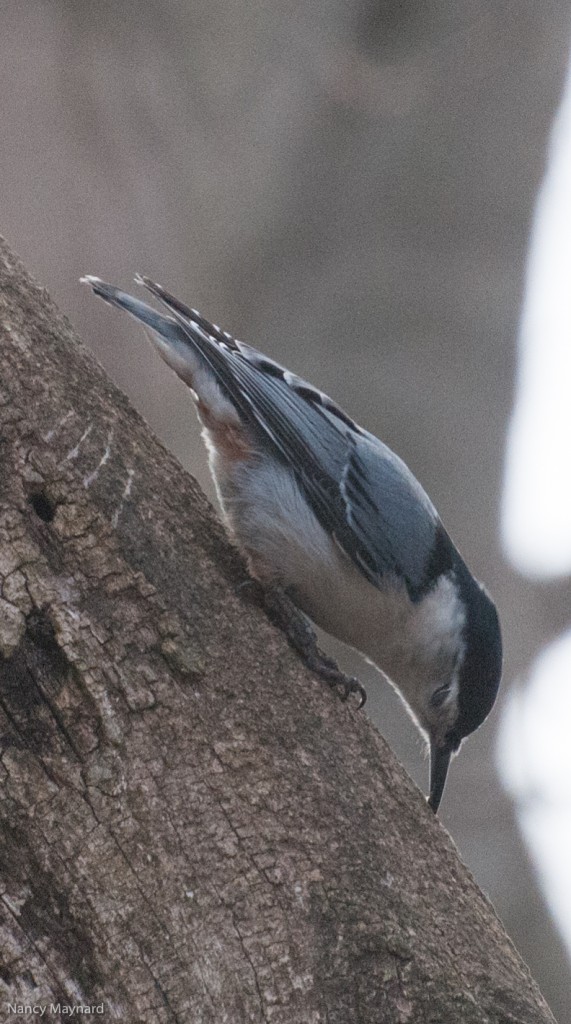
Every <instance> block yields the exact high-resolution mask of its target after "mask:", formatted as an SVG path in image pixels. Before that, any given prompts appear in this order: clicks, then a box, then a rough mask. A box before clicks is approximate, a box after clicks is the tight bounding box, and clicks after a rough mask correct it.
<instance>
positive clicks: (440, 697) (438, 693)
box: [430, 683, 450, 708]
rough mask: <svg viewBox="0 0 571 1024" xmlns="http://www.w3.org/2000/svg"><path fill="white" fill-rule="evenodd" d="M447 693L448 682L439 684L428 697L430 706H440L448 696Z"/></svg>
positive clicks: (448, 689) (448, 690)
mask: <svg viewBox="0 0 571 1024" xmlns="http://www.w3.org/2000/svg"><path fill="white" fill-rule="evenodd" d="M449 693H450V683H445V684H444V686H439V687H438V689H437V690H435V691H434V693H433V694H432V696H431V698H430V703H431V704H432V707H433V708H441V707H442V705H443V704H444V702H445V700H446V698H447V697H448V695H449Z"/></svg>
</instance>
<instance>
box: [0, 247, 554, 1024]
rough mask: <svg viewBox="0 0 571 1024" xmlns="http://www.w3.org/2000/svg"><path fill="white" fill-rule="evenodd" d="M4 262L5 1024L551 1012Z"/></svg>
mask: <svg viewBox="0 0 571 1024" xmlns="http://www.w3.org/2000/svg"><path fill="white" fill-rule="evenodd" d="M0 264H1V266H0V310H1V317H0V347H1V353H2V355H1V363H0V365H1V367H2V369H1V371H0V374H1V376H0V587H1V589H0V717H1V740H2V754H1V764H0V780H1V784H2V791H1V792H2V796H1V810H0V813H1V816H2V833H1V838H0V863H1V875H2V879H1V891H2V898H1V900H0V915H1V918H0V927H1V930H2V951H3V952H2V964H1V970H0V977H1V979H2V982H1V984H2V988H3V991H2V997H1V998H2V1003H3V1008H4V1016H5V1018H6V1019H12V1016H11V1015H12V1014H14V1013H18V1012H22V1011H21V1010H18V1007H40V1006H47V1010H46V1014H45V1019H48V1020H49V1019H50V1014H52V1015H55V1014H57V1013H58V1012H59V1013H63V1012H64V1010H65V1009H66V1008H71V1007H78V1006H83V1007H85V1006H88V1007H91V1008H92V1012H93V1013H95V1012H96V1011H95V1009H94V1008H95V1007H99V1009H101V1004H102V1006H103V1014H102V1016H103V1019H109V1020H120V1021H126V1022H131V1021H132V1022H147V1021H148V1022H151V1021H152V1022H156V1021H158V1022H163V1021H164V1022H171V1021H185V1022H186V1021H189V1022H201V1024H202V1022H203V1024H207V1022H216V1024H222V1022H229V1024H241V1022H246V1021H256V1022H257V1021H266V1022H270V1021H271V1022H272V1024H294V1022H295V1024H300V1022H308V1024H309V1022H311V1024H318V1022H326V1021H327V1022H328V1024H349V1022H352V1024H369V1022H371V1024H372V1022H381V1021H382V1022H383V1024H393V1022H395V1024H396V1022H409V1024H415V1022H428V1021H433V1022H439V1024H448V1022H450V1024H458V1022H460V1021H461V1022H463V1024H471V1022H474V1024H475V1022H484V1021H486V1022H488V1024H489V1022H498V1024H499V1022H510V1024H515V1022H521V1024H524V1022H525V1024H532V1022H546V1021H553V1019H554V1018H553V1017H552V1015H551V1013H550V1011H549V1009H548V1008H547V1006H546V1004H545V1002H544V1000H543V999H542V997H541V995H540V993H539V991H538V989H537V986H536V985H535V983H534V982H533V981H532V979H531V978H530V976H529V974H528V972H527V969H526V968H525V966H524V964H523V963H522V961H521V960H520V958H519V957H518V955H517V954H516V952H515V950H514V949H513V947H512V945H511V943H510V941H509V939H508V938H507V936H506V935H505V933H504V931H503V929H502V927H501V925H500V923H499V922H498V920H497V918H496V916H495V915H494V912H493V910H492V908H491V906H490V905H489V903H488V902H487V900H486V899H485V897H484V896H483V895H482V893H481V892H480V891H479V890H478V888H477V887H476V885H475V884H474V881H473V880H472V878H471V876H470V875H469V874H468V872H467V871H466V869H465V868H464V867H463V865H462V864H461V863H460V861H459V859H458V857H457V854H456V851H455V849H454V847H453V845H452V843H451V841H450V839H449V837H448V835H447V834H446V833H445V831H444V830H443V828H442V827H441V825H440V823H439V821H438V819H436V818H435V817H434V816H433V815H432V814H431V813H430V811H429V810H428V809H427V806H426V803H425V801H424V798H423V796H422V795H421V794H420V793H419V792H418V790H417V789H416V788H415V787H414V786H413V784H412V783H411V781H410V780H409V779H408V777H407V776H406V774H405V773H404V772H403V770H402V769H401V768H400V766H399V765H398V763H397V762H396V760H395V758H394V757H393V756H392V754H391V752H390V750H389V749H388V748H387V746H386V744H385V742H384V741H383V739H382V737H381V736H379V735H378V733H377V732H376V731H375V730H374V728H373V727H372V726H371V724H370V723H369V721H368V720H367V719H366V717H365V716H364V715H363V714H362V713H360V712H358V711H357V710H355V709H354V708H353V707H351V706H350V704H342V703H341V702H340V701H339V700H338V698H337V697H336V696H335V694H334V693H332V692H331V691H329V690H328V689H327V688H326V687H324V685H323V683H322V682H320V681H319V680H318V679H316V678H315V677H314V676H313V675H312V674H311V673H309V672H308V671H307V670H306V669H305V667H304V666H302V665H301V664H300V662H299V660H298V659H297V657H296V655H295V654H294V653H293V651H292V650H291V649H290V648H289V647H288V645H287V642H286V641H285V639H284V637H283V636H282V635H281V634H280V633H279V632H278V631H277V630H276V629H275V628H274V627H273V626H272V625H271V624H270V623H269V622H268V620H267V619H266V617H265V615H264V614H263V612H262V611H261V610H260V609H259V608H258V607H256V606H255V605H252V604H251V603H248V601H247V600H246V599H245V598H244V594H243V591H240V590H239V589H238V584H239V583H240V582H241V581H242V580H243V579H244V578H245V571H244V568H243V565H242V563H241V560H240V559H239V557H238V556H237V554H236V552H235V551H234V549H233V548H232V546H231V545H230V544H229V542H228V540H227V539H226V537H225V535H224V532H223V530H222V527H221V525H220V523H219V522H218V520H217V519H216V517H215V516H214V514H213V512H212V510H211V509H210V507H209V506H208V503H207V502H206V500H205V498H204V497H203V496H202V494H201V493H200V491H199V489H198V487H197V485H196V484H195V482H194V481H193V480H192V479H191V478H190V477H189V476H188V475H187V474H185V473H184V472H183V471H182V469H181V467H180V466H179V465H178V464H177V462H176V461H175V460H174V459H173V457H172V456H171V455H169V454H168V452H166V451H165V449H164V448H163V447H162V446H161V445H160V444H159V442H158V441H157V440H156V439H155V438H154V437H153V436H152V435H151V434H150V432H149V430H148V428H147V427H146V425H145V423H144V422H143V421H142V420H141V418H140V416H138V414H137V413H136V412H135V411H134V410H133V409H132V408H131V406H130V405H129V403H128V402H127V400H126V399H125V397H124V396H123V395H122V394H121V393H119V392H118V391H117V389H116V388H114V387H113V385H112V384H111V383H110V382H109V381H108V380H107V379H106V377H105V375H104V374H103V372H102V370H101V369H100V367H99V366H98V365H97V364H96V362H95V361H94V359H93V358H92V357H91V356H90V354H89V353H88V352H87V351H86V349H85V348H84V347H83V346H82V345H81V343H80V342H79V341H78V340H77V338H76V337H75V336H74V334H73V331H72V329H71V327H70V325H69V324H68V323H67V322H66V321H65V319H63V318H62V317H61V315H60V314H59V313H58V312H57V310H56V309H55V307H54V305H53V303H52V302H51V300H50V299H49V297H48V295H47V294H46V293H45V291H43V290H41V289H39V288H38V287H37V286H36V285H34V284H33V282H31V281H30V279H29V277H28V276H27V275H26V273H25V271H24V269H23V267H22V266H21V264H20V263H19V261H18V260H17V259H16V258H15V257H14V256H13V255H12V254H11V253H10V252H9V250H8V249H7V247H6V246H5V245H4V244H3V245H2V246H1V247H0ZM58 1004H59V1007H60V1009H59V1011H58V1010H57V1007H58ZM76 1015H79V1011H77V1014H76ZM14 1019H16V1018H15V1017H14Z"/></svg>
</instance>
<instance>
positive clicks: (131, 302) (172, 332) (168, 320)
mask: <svg viewBox="0 0 571 1024" xmlns="http://www.w3.org/2000/svg"><path fill="white" fill-rule="evenodd" d="M80 281H81V283H82V284H88V285H89V286H90V287H91V288H92V289H93V291H94V293H95V295H99V296H100V298H102V299H104V301H105V302H108V303H109V305H110V306H116V307H117V308H118V309H124V310H125V311H126V312H127V313H130V314H131V316H133V317H134V318H135V320H139V321H140V323H143V324H145V325H146V326H147V327H150V328H151V330H152V331H156V332H157V334H159V335H160V336H161V337H163V338H164V339H165V340H166V341H184V340H185V335H184V332H183V331H182V329H181V328H180V327H179V325H178V324H177V322H176V321H175V320H174V319H173V317H171V316H165V315H164V314H163V313H157V311H156V309H153V308H152V306H149V305H148V304H147V303H146V302H141V300H140V299H136V298H135V297H134V296H133V295H129V294H128V293H127V292H122V291H120V289H119V288H114V287H113V285H111V284H107V282H106V281H102V280H101V278H99V277H93V276H92V275H91V274H86V275H85V276H84V277H81V278H80Z"/></svg>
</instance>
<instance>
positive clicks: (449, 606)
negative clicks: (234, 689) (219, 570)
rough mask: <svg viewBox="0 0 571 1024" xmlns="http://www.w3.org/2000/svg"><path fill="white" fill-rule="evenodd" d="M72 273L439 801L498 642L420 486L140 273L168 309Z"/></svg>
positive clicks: (484, 699) (491, 684) (315, 395)
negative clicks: (387, 713)
mask: <svg viewBox="0 0 571 1024" xmlns="http://www.w3.org/2000/svg"><path fill="white" fill-rule="evenodd" d="M81 280H82V282H83V283H86V284H88V285H89V286H90V287H91V288H92V289H93V292H94V293H95V294H96V295H97V296H100V297H101V298H102V299H104V300H105V302H107V303H109V304H110V305H111V306H115V307H118V308H119V309H122V310H124V311H126V312H127V313H129V314H131V316H132V317H134V318H135V319H136V320H137V321H139V322H140V323H142V324H143V325H144V326H145V328H146V329H147V333H148V334H149V335H150V338H151V340H152V342H153V344H154V346H155V347H156V349H157V351H158V353H159V355H160V356H161V357H162V359H163V360H164V361H165V362H166V363H167V364H168V366H169V367H171V369H172V370H174V372H175V373H176V374H177V375H178V376H179V377H180V379H181V380H182V381H183V382H184V383H185V384H186V385H187V386H188V387H189V388H190V390H191V392H192V395H193V398H194V400H195V402H196V408H197V412H198V416H199V419H200V421H201V423H202V427H203V437H204V440H205V442H206V447H207V449H208V457H209V465H210V470H211V473H212V476H213V479H214V484H215V488H216V492H217V496H218V500H219V503H220V506H221V510H222V515H223V518H224V521H225V524H226V527H227V529H228V531H229V533H230V535H231V537H232V538H233V539H234V541H235V543H236V544H237V546H238V548H239V549H240V550H241V551H242V553H243V555H244V556H245V558H246V561H247V564H248V567H249V570H250V573H251V575H252V576H253V578H254V579H255V580H257V581H259V584H260V585H261V586H263V587H267V588H268V590H271V588H281V589H282V590H283V592H285V593H287V595H288V596H289V598H291V600H292V601H293V603H294V604H295V605H296V606H297V608H298V609H299V610H300V611H301V612H302V613H304V615H305V616H307V617H308V618H309V619H310V620H312V622H313V623H314V624H316V625H317V626H320V627H321V628H322V629H323V630H324V631H325V632H326V633H328V634H330V635H332V636H334V637H337V638H338V639H340V640H341V641H343V642H344V643H345V644H347V645H349V646H350V647H352V648H354V649H356V650H357V651H358V652H360V653H361V654H362V655H364V656H365V658H366V659H367V660H368V661H369V662H372V663H373V664H374V665H375V666H376V667H377V668H378V669H379V670H380V671H381V672H382V673H383V674H384V675H385V676H386V678H387V679H388V680H389V682H390V683H391V684H392V685H393V687H394V688H395V690H396V691H397V693H398V694H399V695H400V697H401V699H402V701H403V703H404V705H405V707H406V708H407V709H408V712H409V713H410V715H411V716H412V718H413V720H414V722H415V723H416V725H417V727H418V728H419V730H420V732H421V734H422V735H423V736H424V738H425V739H426V741H427V744H428V749H429V754H430V779H429V795H428V804H429V806H430V808H431V809H432V810H433V811H434V812H436V811H437V810H438V808H439V805H440V802H441V799H442V795H443V792H444V787H445V784H446V778H447V775H448V769H449V765H450V762H451V759H452V757H453V755H455V754H456V753H457V751H458V750H459V748H460V745H461V743H462V741H463V740H464V738H465V737H466V736H468V735H469V734H470V733H472V732H474V731H475V730H476V729H477V728H478V727H479V726H480V725H481V724H482V722H483V721H484V720H485V718H486V717H487V716H488V714H489V713H490V711H491V709H492V707H493V705H494V702H495V700H496V696H497V693H498V688H499V685H500V679H501V673H502V638H501V629H500V622H499V617H498V613H497V610H496V606H495V604H494V602H493V600H492V599H491V597H490V596H489V594H488V593H487V591H486V589H485V588H484V586H483V585H482V584H481V583H479V582H478V580H476V579H475V577H474V576H473V575H472V573H471V572H470V570H469V568H468V566H467V565H466V562H465V561H464V559H463V558H462V556H461V554H460V552H459V551H458V549H457V547H456V546H455V544H454V543H453V541H452V539H451V538H450V536H449V534H448V533H447V531H446V529H445V528H444V526H443V524H442V521H441V519H440V516H439V515H438V512H437V511H436V509H435V507H434V505H433V503H432V501H431V500H430V498H429V497H428V495H427V494H426V492H425V491H424V489H423V487H422V486H421V484H420V483H419V482H418V480H417V479H416V477H415V476H414V475H413V473H412V472H411V471H410V469H409V468H408V467H407V466H406V464H405V463H404V462H403V461H402V460H401V459H400V458H399V456H398V455H396V454H395V453H394V452H393V451H392V450H391V449H390V448H389V447H388V446H387V445H386V444H384V443H383V442H382V441H381V440H379V439H378V438H377V437H375V436H374V435H373V434H371V433H370V432H369V431H367V430H365V429H364V428H363V427H360V426H359V425H358V424H357V423H356V422H354V420H352V419H351V418H350V416H348V415H347V413H345V412H344V411H343V410H342V409H341V408H340V407H339V406H338V405H337V404H336V403H335V402H334V401H333V400H332V399H331V398H329V397H328V396H327V395H326V394H324V393H323V392H322V391H320V390H318V389H317V388H315V387H313V385H311V384H309V383H308V382H307V381H305V380H303V379H302V378H301V377H298V376H297V375H296V374H295V373H292V372H290V371H289V370H287V369H286V368H285V367H283V366H281V365H279V364H278V363H277V362H274V360H273V359H270V358H268V357H267V356H265V355H264V354H263V353H262V352H260V351H258V350H257V349H255V348H253V347H252V346H250V345H248V344H246V343H244V342H242V341H238V340H236V339H235V338H234V337H232V335H231V334H229V333H228V332H227V331H224V330H222V329H221V328H220V327H218V326H217V325H216V324H214V323H210V322H209V321H208V320H207V319H206V318H205V317H203V316H201V314H200V313H199V312H198V311H197V310H195V309H192V308H189V307H188V306H186V305H185V304H184V303H182V302H181V301H179V300H178V299H176V298H175V297H174V296H173V295H171V294H170V293H169V292H168V291H166V290H165V289H164V288H163V287H162V286H161V285H159V284H156V283H155V282H153V281H152V280H150V279H149V278H148V277H143V276H141V275H138V274H137V275H136V277H135V282H136V284H137V285H140V286H142V287H143V288H145V289H146V291H147V292H148V293H149V294H150V295H151V296H152V297H153V299H154V300H155V301H156V302H157V304H158V305H159V306H160V307H161V308H162V309H163V310H164V312H158V311H157V310H156V309H155V308H154V306H151V305H149V304H148V303H146V302H143V301H141V300H140V299H138V298H135V297H134V296H132V295H130V294H128V293H127V292H124V291H121V290H120V289H118V288H115V287H113V286H112V285H110V284H107V283H106V282H105V281H103V280H101V279H100V278H98V277H94V276H92V275H86V276H85V277H83V278H81ZM329 664H331V662H329ZM314 667H315V666H314ZM358 685H359V687H360V684H358ZM360 689H362V688H360Z"/></svg>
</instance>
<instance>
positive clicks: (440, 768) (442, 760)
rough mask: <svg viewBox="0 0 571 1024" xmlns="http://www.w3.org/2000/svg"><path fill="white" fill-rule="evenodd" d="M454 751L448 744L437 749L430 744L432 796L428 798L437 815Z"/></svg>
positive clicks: (429, 804)
mask: <svg viewBox="0 0 571 1024" xmlns="http://www.w3.org/2000/svg"><path fill="white" fill-rule="evenodd" d="M452 750H453V747H451V746H449V745H448V744H444V746H441V747H437V746H436V744H435V743H432V742H431V744H430V796H429V797H428V806H429V807H431V808H432V810H433V811H434V813H435V814H436V812H437V810H438V808H439V806H440V801H441V800H442V794H443V792H444V787H445V785H446V776H447V775H448V767H449V765H450V758H451V757H452Z"/></svg>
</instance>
